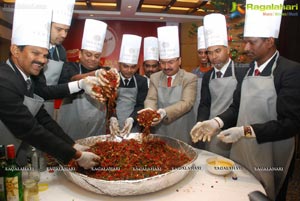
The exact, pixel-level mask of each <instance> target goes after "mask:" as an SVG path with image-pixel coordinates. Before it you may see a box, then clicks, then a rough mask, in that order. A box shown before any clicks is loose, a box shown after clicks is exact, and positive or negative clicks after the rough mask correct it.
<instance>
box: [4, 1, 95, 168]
mask: <svg viewBox="0 0 300 201" xmlns="http://www.w3.org/2000/svg"><path fill="white" fill-rule="evenodd" d="M16 4H18V1H17V2H16ZM50 20H51V10H47V9H37V8H35V9H19V8H18V9H15V12H14V23H13V31H12V45H11V47H10V53H11V56H10V58H9V59H8V60H7V61H6V63H5V64H1V66H0V120H1V121H0V139H1V142H0V143H1V144H5V145H7V144H14V145H15V147H16V150H17V163H18V165H19V166H24V165H26V163H27V157H28V150H31V149H30V146H29V145H31V146H34V147H36V148H37V149H39V150H41V151H43V152H46V153H48V154H50V155H51V156H53V157H55V158H56V159H57V160H59V161H60V162H62V163H64V164H67V163H68V162H69V161H70V160H72V159H75V160H76V161H77V163H78V165H79V166H82V167H83V168H86V169H89V168H91V167H93V166H95V165H97V164H98V161H99V157H98V156H97V155H95V154H93V153H91V152H86V151H82V150H83V149H85V147H84V146H81V145H78V144H75V142H74V141H73V140H72V139H71V138H70V137H69V136H68V135H67V134H66V133H65V132H64V131H63V130H62V129H61V127H59V125H58V124H57V123H56V122H55V121H54V120H53V119H52V118H51V117H50V116H49V114H48V113H47V112H46V110H45V109H44V108H43V100H42V99H41V98H40V97H38V96H37V95H35V94H34V93H33V87H34V86H33V85H32V82H31V78H30V76H32V75H38V74H39V73H40V71H41V70H42V68H43V67H44V65H45V64H46V63H47V60H48V59H47V57H48V47H49V28H50ZM33 21H34V23H32V22H33Z"/></svg>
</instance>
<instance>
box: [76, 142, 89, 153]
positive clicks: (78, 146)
mask: <svg viewBox="0 0 300 201" xmlns="http://www.w3.org/2000/svg"><path fill="white" fill-rule="evenodd" d="M73 148H74V149H76V150H77V151H86V150H88V149H89V148H90V147H89V146H85V145H81V144H77V143H76V144H74V146H73Z"/></svg>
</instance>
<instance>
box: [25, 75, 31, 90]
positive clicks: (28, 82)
mask: <svg viewBox="0 0 300 201" xmlns="http://www.w3.org/2000/svg"><path fill="white" fill-rule="evenodd" d="M31 84H32V83H31V80H30V79H29V78H28V79H27V80H26V85H27V91H30V89H31Z"/></svg>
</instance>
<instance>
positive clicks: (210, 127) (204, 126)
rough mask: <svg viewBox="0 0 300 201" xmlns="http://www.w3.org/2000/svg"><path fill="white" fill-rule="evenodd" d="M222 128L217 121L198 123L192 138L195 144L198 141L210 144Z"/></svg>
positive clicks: (192, 131) (192, 132)
mask: <svg viewBox="0 0 300 201" xmlns="http://www.w3.org/2000/svg"><path fill="white" fill-rule="evenodd" d="M219 129H220V127H219V124H218V122H217V120H215V119H211V120H207V121H203V122H198V123H197V124H196V125H195V126H194V127H193V128H192V130H191V133H190V135H191V137H192V140H193V142H194V143H196V142H198V141H201V140H202V141H203V142H205V141H206V140H207V141H208V142H210V139H211V137H212V136H213V135H215V134H216V133H217V132H218V131H219Z"/></svg>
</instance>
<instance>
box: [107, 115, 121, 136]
mask: <svg viewBox="0 0 300 201" xmlns="http://www.w3.org/2000/svg"><path fill="white" fill-rule="evenodd" d="M109 121H110V123H109V130H110V134H111V135H113V136H115V135H117V136H118V135H120V127H119V122H118V120H117V118H116V117H111V118H110V120H109Z"/></svg>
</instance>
